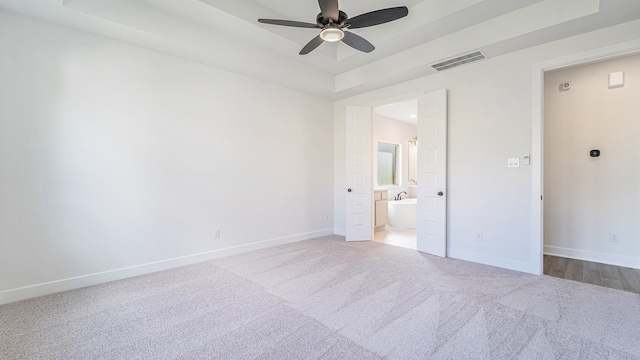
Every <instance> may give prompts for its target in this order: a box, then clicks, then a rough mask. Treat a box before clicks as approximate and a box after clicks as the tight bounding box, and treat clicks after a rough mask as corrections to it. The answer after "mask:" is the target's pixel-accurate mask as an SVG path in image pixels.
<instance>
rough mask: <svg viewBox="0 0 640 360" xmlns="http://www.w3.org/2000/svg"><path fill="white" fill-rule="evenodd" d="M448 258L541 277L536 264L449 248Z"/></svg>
mask: <svg viewBox="0 0 640 360" xmlns="http://www.w3.org/2000/svg"><path fill="white" fill-rule="evenodd" d="M447 257H450V258H454V259H458V260H464V261H471V262H475V263H478V264H484V265H490V266H495V267H500V268H504V269H509V270H515V271H520V272H524V273H528V274H533V275H541V274H540V270H539V266H538V264H537V263H534V262H526V261H518V260H513V259H508V258H502V257H497V256H492V255H487V254H479V253H475V252H472V251H467V250H460V249H455V248H447Z"/></svg>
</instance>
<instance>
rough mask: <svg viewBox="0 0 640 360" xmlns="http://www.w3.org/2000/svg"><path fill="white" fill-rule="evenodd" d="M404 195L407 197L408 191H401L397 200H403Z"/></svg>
mask: <svg viewBox="0 0 640 360" xmlns="http://www.w3.org/2000/svg"><path fill="white" fill-rule="evenodd" d="M402 194H405V195H407V192H406V191H400V192H399V193H398V196H396V200H402Z"/></svg>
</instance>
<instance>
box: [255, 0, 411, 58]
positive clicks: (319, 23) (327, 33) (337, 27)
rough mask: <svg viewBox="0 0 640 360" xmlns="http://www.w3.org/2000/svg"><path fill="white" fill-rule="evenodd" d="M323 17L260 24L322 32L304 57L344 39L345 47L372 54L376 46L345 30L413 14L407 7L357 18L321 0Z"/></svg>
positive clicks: (332, 2)
mask: <svg viewBox="0 0 640 360" xmlns="http://www.w3.org/2000/svg"><path fill="white" fill-rule="evenodd" d="M318 4H320V14H318V16H317V17H316V23H315V24H313V23H306V22H300V21H291V20H276V19H258V21H259V22H261V23H264V24H271V25H281V26H291V27H299V28H311V29H322V31H321V32H320V35H318V36H316V37H315V38H313V40H311V41H309V43H308V44H307V45H305V47H304V48H302V50H301V51H300V55H306V54H308V53H310V52H311V51H313V50H314V49H315V48H317V47H318V46H320V44H322V43H323V42H324V41H328V42H337V41H340V40H342V42H344V43H345V44H347V45H349V46H351V47H352V48H354V49H356V50H360V51H362V52H366V53H369V52H372V51H373V50H374V49H375V47H374V46H373V44H371V43H370V42H369V41H367V40H366V39H364V38H363V37H361V36H360V35H356V34H354V33H352V32H348V31H345V29H359V28H364V27H368V26H374V25H380V24H384V23H388V22H390V21H394V20H398V19H400V18H403V17H405V16H407V14H409V9H407V7H406V6H399V7H393V8H388V9H381V10H376V11H371V12H368V13H365V14H362V15H358V16H356V17H354V18H351V19H350V18H349V17H348V16H347V14H345V13H344V12H342V11H340V9H339V8H338V0H318Z"/></svg>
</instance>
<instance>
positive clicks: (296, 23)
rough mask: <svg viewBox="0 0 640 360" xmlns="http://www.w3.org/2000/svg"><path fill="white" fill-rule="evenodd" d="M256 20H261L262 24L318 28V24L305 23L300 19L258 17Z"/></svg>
mask: <svg viewBox="0 0 640 360" xmlns="http://www.w3.org/2000/svg"><path fill="white" fill-rule="evenodd" d="M258 22H261V23H263V24H271V25H281V26H291V27H299V28H310V29H319V28H320V27H319V26H318V24H312V23H306V22H301V21H291V20H276V19H258Z"/></svg>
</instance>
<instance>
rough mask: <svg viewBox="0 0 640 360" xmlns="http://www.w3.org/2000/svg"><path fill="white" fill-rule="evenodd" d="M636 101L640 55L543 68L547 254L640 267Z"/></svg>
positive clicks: (639, 89) (639, 117) (639, 152)
mask: <svg viewBox="0 0 640 360" xmlns="http://www.w3.org/2000/svg"><path fill="white" fill-rule="evenodd" d="M621 70H622V71H624V75H625V85H624V87H622V88H615V89H609V87H608V76H609V73H611V72H616V71H621ZM565 81H570V82H571V89H570V90H569V91H560V90H559V86H560V84H561V83H562V82H565ZM638 99H640V55H634V56H630V57H625V58H619V59H615V60H609V61H606V62H600V63H595V64H590V65H584V66H579V67H574V68H568V69H561V70H556V71H550V72H547V73H545V122H544V131H545V133H544V139H545V142H544V144H545V145H544V146H545V147H544V154H545V162H544V173H545V182H544V189H545V202H544V238H545V253H549V254H553V255H561V256H570V257H574V258H579V259H585V260H591V261H597V262H604V263H611V264H616V265H622V266H631V267H636V268H640V141H639V138H640V103H639V102H638ZM591 149H599V150H601V156H600V157H599V158H591V157H590V156H589V150H591ZM611 233H614V234H617V235H618V242H610V234H611Z"/></svg>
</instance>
